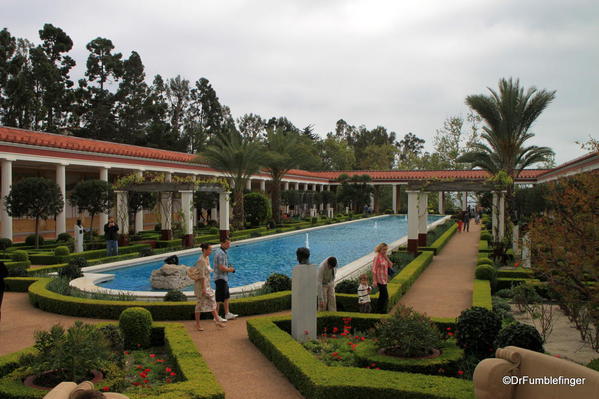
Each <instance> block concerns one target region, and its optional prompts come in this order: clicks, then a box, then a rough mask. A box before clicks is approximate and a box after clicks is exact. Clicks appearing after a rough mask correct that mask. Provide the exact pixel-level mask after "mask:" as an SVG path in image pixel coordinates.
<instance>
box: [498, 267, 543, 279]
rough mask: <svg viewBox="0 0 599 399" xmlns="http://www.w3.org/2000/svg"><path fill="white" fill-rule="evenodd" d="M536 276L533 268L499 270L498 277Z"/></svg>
mask: <svg viewBox="0 0 599 399" xmlns="http://www.w3.org/2000/svg"><path fill="white" fill-rule="evenodd" d="M534 276H535V273H534V271H533V270H532V269H522V268H519V269H512V270H497V277H500V278H534Z"/></svg>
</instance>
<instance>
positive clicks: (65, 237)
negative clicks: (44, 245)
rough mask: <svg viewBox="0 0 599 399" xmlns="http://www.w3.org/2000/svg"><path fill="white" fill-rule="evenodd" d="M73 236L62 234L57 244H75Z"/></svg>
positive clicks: (57, 239)
mask: <svg viewBox="0 0 599 399" xmlns="http://www.w3.org/2000/svg"><path fill="white" fill-rule="evenodd" d="M73 241H74V239H73V236H72V235H70V234H69V233H60V234H59V235H58V236H57V237H56V242H64V243H70V242H73Z"/></svg>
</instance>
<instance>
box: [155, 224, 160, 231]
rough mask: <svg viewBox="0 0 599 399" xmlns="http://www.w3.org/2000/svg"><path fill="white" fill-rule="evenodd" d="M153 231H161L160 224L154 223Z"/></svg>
mask: <svg viewBox="0 0 599 399" xmlns="http://www.w3.org/2000/svg"><path fill="white" fill-rule="evenodd" d="M154 231H162V224H160V223H156V224H155V225H154Z"/></svg>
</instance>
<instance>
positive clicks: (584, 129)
mask: <svg viewBox="0 0 599 399" xmlns="http://www.w3.org/2000/svg"><path fill="white" fill-rule="evenodd" d="M0 15H1V16H2V17H1V24H2V27H6V28H8V30H9V31H10V32H11V33H12V34H13V36H17V37H23V38H27V39H29V40H32V41H34V42H35V43H36V44H37V43H38V42H39V37H38V33H37V31H38V30H39V29H40V28H41V27H42V26H43V24H44V23H52V24H54V25H55V26H58V27H60V28H62V29H63V30H64V31H65V32H66V33H68V34H69V35H70V36H71V38H72V39H73V41H74V49H73V50H72V51H71V53H70V54H71V56H72V57H73V58H75V59H76V61H77V64H78V65H77V67H76V70H75V71H74V73H73V74H72V77H73V78H78V77H80V76H81V75H82V74H83V72H84V67H85V59H86V58H87V51H86V50H85V45H86V43H88V42H89V41H90V40H92V39H94V38H96V37H98V36H101V37H105V38H108V39H111V40H112V42H113V43H114V44H115V46H116V51H118V52H121V53H123V56H124V57H128V55H129V54H130V52H131V51H132V50H135V51H137V52H138V53H139V54H140V55H141V57H142V60H143V62H144V65H145V67H146V74H147V79H148V82H151V80H152V76H153V75H155V74H158V73H160V74H161V75H162V76H163V77H165V78H168V77H174V76H176V75H178V74H180V75H181V76H183V77H185V78H187V79H189V80H191V81H192V82H193V81H195V80H197V79H199V78H200V77H206V78H207V79H209V80H210V82H211V83H212V85H213V87H214V89H215V90H216V92H217V95H218V96H219V98H220V100H221V103H223V104H226V105H228V106H229V107H231V110H232V113H233V115H234V116H235V117H239V116H241V115H243V114H244V113H249V112H253V113H257V114H259V115H261V116H262V117H265V118H269V117H271V116H286V117H288V118H289V119H290V120H291V121H292V122H293V123H294V124H295V125H296V126H298V127H304V126H306V125H310V124H311V125H314V128H315V130H316V132H317V133H319V134H321V135H325V134H326V133H327V132H329V131H332V130H334V127H335V122H336V121H337V120H338V119H340V118H343V119H345V120H346V121H347V122H348V123H350V124H354V125H360V124H364V125H366V126H367V127H369V128H374V127H375V126H377V125H382V126H385V127H386V128H387V129H389V130H391V131H394V132H396V133H397V135H398V137H402V136H403V135H404V134H406V133H408V132H413V133H414V134H416V135H417V136H419V137H422V138H424V139H426V141H427V148H428V149H431V146H432V138H433V135H434V132H435V129H438V128H439V127H441V126H442V124H443V121H444V119H445V118H447V117H448V116H452V115H462V116H465V114H466V113H467V111H468V109H467V107H466V105H465V104H464V99H465V97H466V96H467V95H469V94H478V93H485V92H486V88H487V87H489V86H490V87H493V88H495V87H496V86H497V81H498V80H499V78H501V77H518V78H520V81H521V83H522V84H523V85H525V86H527V87H528V86H536V87H537V88H541V89H543V88H545V89H550V90H557V97H556V100H555V101H554V102H553V103H552V104H551V105H550V106H549V108H548V109H547V110H546V111H545V112H544V113H543V114H542V115H541V117H540V118H539V119H538V120H537V123H536V124H535V125H534V126H533V129H532V130H533V132H534V133H536V137H535V138H534V139H533V143H534V144H537V145H547V146H550V147H552V148H553V149H554V150H555V152H556V159H557V162H558V163H560V162H565V161H567V160H569V159H572V158H574V157H577V156H579V155H581V154H582V153H583V152H582V151H581V150H580V149H579V147H578V146H577V145H576V144H575V143H574V142H575V141H576V140H581V139H584V138H585V137H588V136H589V135H591V136H593V137H598V136H599V132H598V130H599V128H598V126H599V96H598V95H597V94H598V93H599V2H597V1H596V0H588V1H584V0H569V1H559V0H535V1H527V0H520V1H507V0H494V1H485V0H453V1H447V0H439V1H427V0H420V1H409V2H408V1H397V0H396V1H335V0H325V1H316V0H303V1H299V0H296V1H285V0H272V1H270V0H269V1H259V0H254V1H243V0H226V1H192V0H188V1H172V0H171V1H148V0H145V1H129V0H120V1H112V0H104V1H100V2H98V1H83V0H82V1H57V0H54V1H42V0H40V1H31V0H2V3H1V4H0ZM593 93H595V94H593Z"/></svg>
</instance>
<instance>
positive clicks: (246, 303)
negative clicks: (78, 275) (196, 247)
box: [29, 278, 291, 320]
mask: <svg viewBox="0 0 599 399" xmlns="http://www.w3.org/2000/svg"><path fill="white" fill-rule="evenodd" d="M50 280H51V279H49V278H40V279H39V280H38V281H37V282H35V283H33V284H32V285H31V286H30V287H29V301H30V302H31V304H32V305H33V306H35V307H37V308H40V309H42V310H44V311H47V312H52V313H58V314H64V315H69V316H84V317H92V318H100V319H113V320H116V319H118V318H119V315H120V314H121V312H122V311H123V310H125V309H126V308H130V307H142V308H145V309H147V310H149V311H150V313H151V314H152V318H153V319H154V320H191V319H193V317H194V309H195V302H191V301H190V302H164V301H160V302H158V301H156V302H148V301H112V300H97V299H87V298H75V297H71V296H66V295H60V294H57V293H55V292H52V291H50V290H48V289H47V285H48V283H49V282H50ZM230 306H231V312H234V313H237V314H239V315H241V316H248V315H253V314H263V313H273V312H280V311H283V310H289V309H290V308H291V291H281V292H275V293H272V294H266V295H259V296H253V297H247V298H239V299H232V300H231V302H230Z"/></svg>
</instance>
